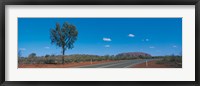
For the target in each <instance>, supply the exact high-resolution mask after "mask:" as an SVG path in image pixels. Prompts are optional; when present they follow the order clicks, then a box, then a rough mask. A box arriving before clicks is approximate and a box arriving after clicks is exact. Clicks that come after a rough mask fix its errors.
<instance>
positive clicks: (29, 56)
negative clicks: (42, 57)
mask: <svg viewBox="0 0 200 86" xmlns="http://www.w3.org/2000/svg"><path fill="white" fill-rule="evenodd" d="M35 57H36V53H31V54H29V55H28V58H35Z"/></svg>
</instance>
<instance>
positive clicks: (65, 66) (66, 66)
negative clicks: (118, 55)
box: [18, 60, 114, 68]
mask: <svg viewBox="0 0 200 86" xmlns="http://www.w3.org/2000/svg"><path fill="white" fill-rule="evenodd" d="M107 62H114V61H110V60H108V61H95V62H92V64H101V63H107ZM86 65H91V62H80V63H69V64H67V63H66V64H20V65H19V66H18V68H73V67H79V66H86Z"/></svg>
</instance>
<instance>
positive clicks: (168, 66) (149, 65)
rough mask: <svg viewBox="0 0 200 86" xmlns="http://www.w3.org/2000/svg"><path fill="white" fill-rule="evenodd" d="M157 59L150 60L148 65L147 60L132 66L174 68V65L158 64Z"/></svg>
mask: <svg viewBox="0 0 200 86" xmlns="http://www.w3.org/2000/svg"><path fill="white" fill-rule="evenodd" d="M156 61H157V60H154V61H149V62H148V66H146V62H145V63H140V64H137V65H134V66H132V68H173V67H172V66H170V65H168V64H157V63H156Z"/></svg>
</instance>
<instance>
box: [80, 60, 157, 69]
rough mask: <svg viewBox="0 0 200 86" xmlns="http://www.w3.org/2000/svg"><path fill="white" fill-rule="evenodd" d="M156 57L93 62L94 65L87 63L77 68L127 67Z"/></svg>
mask: <svg viewBox="0 0 200 86" xmlns="http://www.w3.org/2000/svg"><path fill="white" fill-rule="evenodd" d="M152 60H156V59H140V60H121V61H115V62H108V63H102V64H94V65H87V66H81V67H79V68H129V67H132V66H134V65H136V64H139V63H144V62H146V61H147V62H148V61H152Z"/></svg>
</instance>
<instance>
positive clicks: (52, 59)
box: [19, 54, 151, 64]
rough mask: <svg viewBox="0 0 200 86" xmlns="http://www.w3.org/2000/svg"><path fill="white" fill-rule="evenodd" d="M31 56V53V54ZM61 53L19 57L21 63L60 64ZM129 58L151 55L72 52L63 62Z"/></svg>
mask: <svg viewBox="0 0 200 86" xmlns="http://www.w3.org/2000/svg"><path fill="white" fill-rule="evenodd" d="M31 56H32V55H31ZM62 57H63V56H62V55H57V56H56V55H45V56H42V57H37V58H34V59H32V58H20V59H19V60H20V61H21V63H24V64H61V63H62ZM131 59H151V57H131V56H129V57H126V56H122V57H120V56H115V55H105V56H98V55H87V54H74V55H67V56H64V62H65V63H79V62H90V61H93V62H94V61H109V60H112V61H115V60H131Z"/></svg>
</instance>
